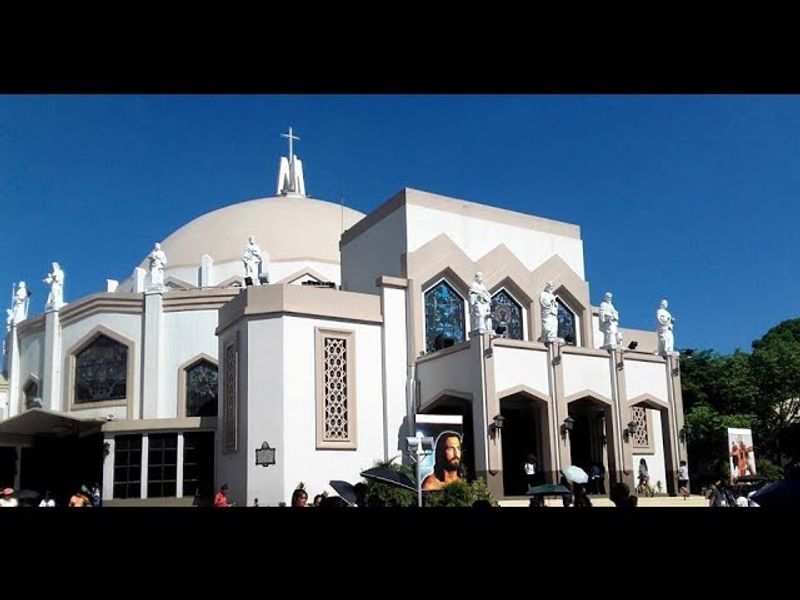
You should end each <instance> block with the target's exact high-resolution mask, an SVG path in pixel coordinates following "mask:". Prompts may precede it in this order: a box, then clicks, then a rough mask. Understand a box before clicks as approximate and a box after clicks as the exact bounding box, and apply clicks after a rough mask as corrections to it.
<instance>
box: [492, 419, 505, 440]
mask: <svg viewBox="0 0 800 600" xmlns="http://www.w3.org/2000/svg"><path fill="white" fill-rule="evenodd" d="M505 420H506V418H505V417H504V416H503V415H495V416H494V418H493V419H492V422H491V423H489V435H490V436H492V437H493V438H494V437H496V436H497V434H498V433H499V432H500V431H502V429H503V423H504V422H505Z"/></svg>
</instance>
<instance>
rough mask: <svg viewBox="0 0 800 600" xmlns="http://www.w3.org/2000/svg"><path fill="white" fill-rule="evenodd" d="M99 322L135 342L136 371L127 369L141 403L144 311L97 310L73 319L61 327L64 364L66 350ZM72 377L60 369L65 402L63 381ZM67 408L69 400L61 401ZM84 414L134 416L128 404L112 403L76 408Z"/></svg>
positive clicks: (63, 365)
mask: <svg viewBox="0 0 800 600" xmlns="http://www.w3.org/2000/svg"><path fill="white" fill-rule="evenodd" d="M97 325H102V326H103V327H105V328H106V329H109V330H111V331H113V332H115V333H118V334H120V335H121V336H123V337H125V338H127V339H129V340H132V341H133V342H134V344H135V345H134V348H133V354H134V359H133V365H134V366H133V373H128V377H129V378H133V394H134V399H133V403H134V405H138V404H139V402H140V396H139V394H140V390H141V387H140V385H141V377H140V372H139V369H140V365H141V353H142V339H141V338H142V335H141V333H142V315H129V314H117V313H97V314H93V315H90V316H88V317H86V318H85V319H81V320H80V321H73V322H71V323H70V324H69V325H66V326H62V329H61V352H62V356H61V368H62V369H63V368H65V364H66V353H67V352H69V350H70V349H71V348H72V346H73V345H75V344H76V343H77V342H78V341H79V340H81V338H83V337H84V336H85V335H86V334H88V333H89V332H90V331H91V330H92V329H93V328H94V327H96V326H97ZM68 379H69V377H68V374H67V373H65V372H63V371H62V373H61V378H60V384H61V389H60V390H59V392H58V394H59V397H60V398H61V399H62V402H64V398H65V396H64V385H66V382H67V380H68ZM62 406H64V407H65V408H66V404H62ZM75 412H76V414H78V415H79V416H81V417H93V416H98V417H99V416H106V415H109V414H113V415H114V418H119V419H124V418H132V415H128V414H127V412H128V411H127V409H126V408H125V407H112V408H104V409H97V410H95V409H83V408H82V409H81V410H78V411H75Z"/></svg>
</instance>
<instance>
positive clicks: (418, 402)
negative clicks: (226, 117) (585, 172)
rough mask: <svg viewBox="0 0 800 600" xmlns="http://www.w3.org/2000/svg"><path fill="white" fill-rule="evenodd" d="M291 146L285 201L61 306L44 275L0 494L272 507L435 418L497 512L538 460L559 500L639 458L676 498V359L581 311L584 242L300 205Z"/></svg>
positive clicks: (534, 226) (1, 424)
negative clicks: (561, 486)
mask: <svg viewBox="0 0 800 600" xmlns="http://www.w3.org/2000/svg"><path fill="white" fill-rule="evenodd" d="M284 137H288V139H289V143H290V149H289V153H288V156H287V157H282V158H281V160H280V165H279V175H278V181H277V186H276V195H275V196H273V197H268V198H261V199H256V200H249V201H245V202H241V203H239V204H234V205H230V206H225V207H223V208H220V209H218V210H215V211H212V212H210V213H208V214H204V215H202V216H200V217H198V218H196V219H194V220H192V221H190V222H189V223H187V224H186V225H184V226H183V227H181V228H179V229H177V230H176V231H174V232H173V233H172V234H170V235H169V236H168V237H166V238H165V239H164V240H163V241H161V243H160V245H157V246H156V248H154V249H153V250H152V252H151V251H150V249H149V248H142V252H143V256H144V253H147V252H149V254H148V255H147V256H145V258H144V259H143V260H142V262H141V263H140V264H138V265H135V266H133V265H132V268H133V270H132V273H131V274H130V276H129V277H128V278H127V279H124V280H122V281H115V280H107V281H106V285H105V286H104V289H101V290H100V291H98V292H97V293H94V294H91V295H89V296H86V297H83V298H79V299H74V300H69V301H68V302H66V303H64V299H63V298H61V297H60V295H59V294H61V293H62V290H61V288H59V287H58V286H61V285H62V284H61V283H59V281H61V282H63V272H62V273H61V279H60V280H59V279H58V273H59V272H60V269H61V268H62V267H60V266H58V264H57V263H54V267H53V274H51V275H52V281H53V283H52V284H51V285H52V286H53V291H52V293H51V299H49V301H48V305H47V307H46V309H45V310H44V312H43V313H41V314H34V311H33V310H31V311H29V310H28V299H27V298H26V297H25V294H20V295H19V301H18V302H17V301H16V300H15V302H17V303H16V304H15V306H13V307H12V309H11V310H10V311H9V317H8V325H7V332H6V335H5V340H4V342H5V345H4V373H3V375H4V376H5V379H2V378H0V383H1V385H0V485H3V486H6V485H8V486H12V487H14V488H22V489H33V490H38V491H41V492H44V490H51V491H53V492H54V494H56V497H57V498H61V499H62V502H63V501H64V500H63V499H64V497H65V496H66V497H67V498H68V497H69V495H71V494H72V493H74V492H75V490H76V489H78V488H79V487H80V485H81V484H86V485H90V486H91V485H93V484H94V483H95V482H96V483H99V484H100V486H101V488H102V496H103V499H104V503H105V505H107V506H114V505H116V506H123V505H148V504H154V505H155V504H161V505H164V504H177V505H180V504H187V505H189V504H192V502H193V501H195V497H207V496H208V495H209V494H211V493H212V492H213V490H214V489H215V488H217V487H219V486H220V485H221V484H222V483H227V484H228V486H229V498H230V500H231V501H233V502H235V503H236V504H237V505H239V506H244V505H248V506H252V505H254V504H255V503H256V499H257V500H258V504H259V505H260V506H270V505H271V506H275V505H277V504H278V503H280V502H287V503H288V502H289V499H290V497H291V494H292V491H293V490H294V489H295V487H296V486H297V485H298V483H299V482H304V484H305V486H306V489H308V490H309V492H310V493H311V494H315V493H318V492H322V491H324V490H328V491H329V492H332V490H331V489H330V488H329V486H328V482H329V481H330V480H345V481H350V482H353V483H355V482H357V481H358V480H359V479H360V476H359V474H360V472H361V471H363V470H364V469H367V468H369V467H371V466H373V465H374V463H375V461H378V460H387V459H391V458H393V457H395V456H398V455H403V457H404V458H403V460H408V459H407V452H406V450H407V448H406V438H407V436H413V435H414V432H415V419H416V417H417V415H418V414H440V415H459V416H461V417H462V419H463V421H462V422H463V426H464V439H463V462H464V464H465V466H466V467H467V472H468V474H469V476H470V477H483V478H485V479H486V481H487V483H488V485H489V487H490V489H491V491H492V493H493V494H494V495H495V496H496V497H499V498H503V497H511V496H520V495H523V494H524V493H525V491H526V489H527V488H526V480H525V474H524V472H523V463H524V462H525V460H526V457H527V456H529V455H534V456H536V457H537V462H538V466H539V469H540V470H541V472H542V473H543V475H544V480H545V481H548V482H553V483H556V482H558V480H559V478H560V471H561V470H562V469H563V468H565V467H566V466H568V465H577V466H580V467H582V468H583V469H584V470H585V471H587V473H588V472H590V470H591V469H592V467H593V466H596V465H600V466H601V467H602V473H603V477H604V479H605V481H604V484H605V490H606V491H608V489H609V486H610V485H611V484H613V483H614V482H618V481H622V482H626V483H628V484H629V485H630V486H631V487H632V488H633V487H635V484H636V477H637V473H638V468H639V465H640V463H641V462H642V460H644V462H645V464H646V465H647V468H648V469H649V476H650V482H651V484H652V485H653V486H656V483H657V482H662V485H663V491H664V492H668V493H673V494H674V493H675V492H676V491H677V472H678V465H679V462H680V461H681V460H685V459H686V440H685V436H684V435H683V433H684V429H683V422H684V421H683V419H684V417H683V407H682V400H681V384H680V364H679V357H678V356H677V354H675V353H674V352H672V351H671V349H670V351H669V352H660V351H659V343H658V336H657V333H656V328H655V320H654V328H653V330H652V331H639V330H632V329H625V328H618V329H617V327H616V320H617V319H619V320H620V321H621V322H622V323H624V321H625V315H624V314H623V315H622V316H621V318H620V317H619V316H618V315H617V314H616V311H614V310H613V306H612V305H611V300H610V297H609V296H607V297H606V300H607V302H604V304H605V305H606V306H605V307H603V306H600V305H598V306H593V305H592V303H591V298H592V297H595V298H598V299H599V298H602V297H603V296H602V294H603V293H605V292H606V291H607V290H605V289H602V290H593V293H592V294H590V286H589V282H588V281H587V279H586V275H585V273H584V248H583V241H582V239H581V230H580V227H579V226H577V225H573V224H569V223H563V222H560V221H554V220H550V219H545V218H541V217H537V216H533V215H529V214H524V213H519V212H514V211H510V210H505V209H501V208H497V207H494V206H491V205H489V204H478V203H475V202H470V201H466V200H461V199H457V198H449V197H446V196H442V195H438V194H435V193H432V192H427V191H421V190H416V189H410V188H405V189H402V190H400V191H399V192H397V193H395V194H394V195H393V196H391V197H390V198H389V199H388V200H386V201H385V202H383V203H382V204H380V205H379V206H377V208H375V209H374V210H372V211H371V212H370V213H368V214H363V213H361V212H359V211H356V210H353V209H350V208H347V207H344V206H343V205H341V204H339V203H336V202H326V201H322V200H318V199H315V198H311V197H309V196H308V195H307V194H306V190H305V177H304V173H303V165H302V163H301V161H300V160H299V159H298V158H297V156H296V155H295V152H294V148H293V146H292V141H294V140H296V139H297V138H296V137H294V135H293V134H292V132H291V130H290V132H289V134H288V135H285V136H284ZM293 223H303V224H304V225H303V228H302V230H298V229H297V228H296V227H292V226H289V224H293ZM40 258H41V260H42V262H43V264H47V263H46V261H47V260H49V258H50V257H46V256H42V257H40ZM69 268H70V265H63V269H64V271H66V272H67V274H68V273H69ZM103 275H104V274H100V273H98V274H97V276H98V278H100V277H102V276H103ZM33 276H34V274H31V277H33ZM548 283H551V284H552V285H549V286H548ZM23 287H24V286H23ZM18 289H19V288H18ZM65 291H66V292H67V294H66V295H67V296H68V292H69V286H68V285H67V286H66V290H65ZM475 298H478V300H477V302H480V301H481V298H483V300H482V301H483V303H484V305H485V308H484V309H481V308H480V307H477V308H476V305H475V302H476V300H475ZM658 300H659V298H654V299H653V306H642V307H639V310H641V311H644V312H648V313H649V312H651V311H653V310H654V308H655V306H656V305H657V301H658ZM481 310H483V312H481ZM548 311H549V312H548ZM29 312H30V313H31V314H28V313H29ZM608 314H613V315H615V316H614V318H613V319H611V318H609V319H608V320H607V319H606V318H605V316H604V315H608ZM609 320H613V322H614V325H613V332H612V333H611V334H610V333H609V331H610V330H609V329H608V324H607V321H609ZM609 340H611V341H609ZM6 380H7V382H6Z"/></svg>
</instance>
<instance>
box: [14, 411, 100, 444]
mask: <svg viewBox="0 0 800 600" xmlns="http://www.w3.org/2000/svg"><path fill="white" fill-rule="evenodd" d="M103 423H105V419H99V418H96V417H93V418H81V417H76V416H73V415H69V414H66V413H61V412H55V411H51V410H45V409H43V408H32V409H30V410H26V411H25V412H24V413H22V414H20V415H17V416H15V417H11V418H10V419H6V420H5V421H2V422H0V441H2V440H3V438H7V439H10V438H12V437H18V436H35V435H55V436H60V437H66V436H78V437H82V436H84V435H87V434H89V433H94V432H96V431H97V432H99V431H100V428H101V426H102V425H103Z"/></svg>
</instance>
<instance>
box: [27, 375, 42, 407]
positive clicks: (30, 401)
mask: <svg viewBox="0 0 800 600" xmlns="http://www.w3.org/2000/svg"><path fill="white" fill-rule="evenodd" d="M22 393H23V394H24V395H25V408H41V407H42V399H41V398H40V397H39V384H38V383H37V382H36V380H35V379H29V380H28V383H26V384H25V387H24V388H23V390H22Z"/></svg>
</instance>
